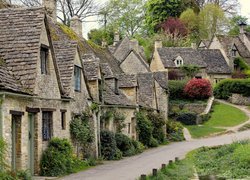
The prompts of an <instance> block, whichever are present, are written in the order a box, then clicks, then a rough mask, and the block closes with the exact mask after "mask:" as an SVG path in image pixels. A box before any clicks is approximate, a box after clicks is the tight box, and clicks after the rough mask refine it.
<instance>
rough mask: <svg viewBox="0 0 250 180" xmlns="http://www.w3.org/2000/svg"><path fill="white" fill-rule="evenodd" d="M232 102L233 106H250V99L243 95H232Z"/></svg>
mask: <svg viewBox="0 0 250 180" xmlns="http://www.w3.org/2000/svg"><path fill="white" fill-rule="evenodd" d="M230 100H231V102H232V103H233V104H238V105H246V106H249V105H250V97H244V96H242V95H241V94H232V97H231V98H230Z"/></svg>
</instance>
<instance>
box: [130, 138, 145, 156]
mask: <svg viewBox="0 0 250 180" xmlns="http://www.w3.org/2000/svg"><path fill="white" fill-rule="evenodd" d="M132 143H133V146H134V147H135V153H136V154H138V153H142V152H143V150H144V149H145V147H144V145H143V144H142V143H141V142H139V141H136V140H132Z"/></svg>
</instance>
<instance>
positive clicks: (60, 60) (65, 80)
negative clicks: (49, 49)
mask: <svg viewBox="0 0 250 180" xmlns="http://www.w3.org/2000/svg"><path fill="white" fill-rule="evenodd" d="M53 46H54V49H55V55H56V60H57V64H58V67H59V71H60V77H61V81H62V85H63V87H64V90H65V93H66V94H65V95H69V93H70V89H71V81H72V77H73V72H74V60H75V55H76V52H77V42H76V41H54V42H53Z"/></svg>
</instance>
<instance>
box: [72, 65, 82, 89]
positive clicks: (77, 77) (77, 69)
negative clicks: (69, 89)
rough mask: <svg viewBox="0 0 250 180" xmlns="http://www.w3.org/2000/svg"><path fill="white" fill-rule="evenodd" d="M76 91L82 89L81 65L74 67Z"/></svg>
mask: <svg viewBox="0 0 250 180" xmlns="http://www.w3.org/2000/svg"><path fill="white" fill-rule="evenodd" d="M74 79H75V91H78V92H80V91H81V67H79V66H75V67H74Z"/></svg>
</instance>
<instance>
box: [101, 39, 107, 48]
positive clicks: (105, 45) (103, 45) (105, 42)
mask: <svg viewBox="0 0 250 180" xmlns="http://www.w3.org/2000/svg"><path fill="white" fill-rule="evenodd" d="M102 47H103V48H105V47H107V41H105V39H103V40H102Z"/></svg>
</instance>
